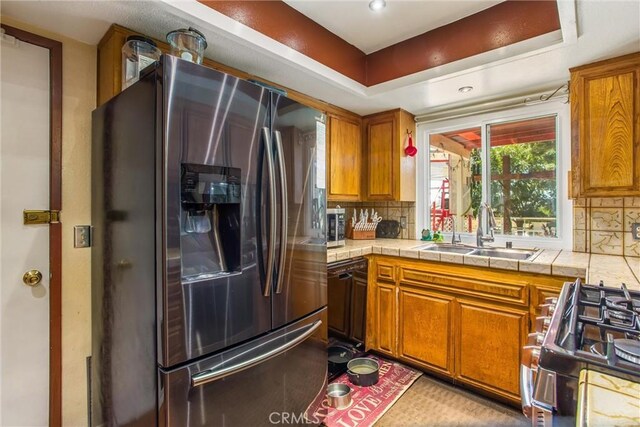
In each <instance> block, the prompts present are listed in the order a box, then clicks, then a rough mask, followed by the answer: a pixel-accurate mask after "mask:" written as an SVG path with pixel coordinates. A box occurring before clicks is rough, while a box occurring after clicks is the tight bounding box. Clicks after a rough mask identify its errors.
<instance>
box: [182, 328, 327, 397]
mask: <svg viewBox="0 0 640 427" xmlns="http://www.w3.org/2000/svg"><path fill="white" fill-rule="evenodd" d="M320 325H322V320H316V321H315V322H314V323H311V324H309V325H306V326H304V327H302V328H299V329H296V330H295V331H291V332H289V333H288V334H285V335H283V336H280V337H277V338H274V340H278V339H283V338H284V337H287V338H290V337H291V336H293V338H291V339H290V340H288V341H287V342H285V343H284V344H282V345H280V346H278V347H276V348H274V349H272V350H270V351H268V352H266V353H262V354H260V355H258V356H253V357H251V356H249V357H247V358H246V359H243V357H242V356H243V355H244V354H246V353H250V352H245V353H243V354H240V355H239V357H238V359H240V360H238V361H237V362H236V363H234V364H233V365H231V366H226V363H223V364H222V367H220V368H213V369H208V370H206V371H202V372H198V373H197V374H194V375H192V376H191V386H192V387H199V386H202V385H205V384H208V383H210V382H213V381H217V380H220V379H222V378H225V377H228V376H229V375H233V374H235V373H238V372H240V371H244V370H245V369H249V368H251V367H254V366H256V365H259V364H260V363H263V362H265V361H267V360H269V359H271V358H273V357H276V356H278V355H280V354H282V353H284V352H286V351H288V350H291V349H292V348H294V347H296V346H297V345H298V344H300V343H302V342H303V341H304V340H306V339H307V338H309V337H310V336H311V335H313V333H314V332H315V331H316V330H317V329H318V328H319V327H320ZM231 360H232V359H231ZM231 360H227V362H230V361H231Z"/></svg>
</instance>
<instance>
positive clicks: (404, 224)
mask: <svg viewBox="0 0 640 427" xmlns="http://www.w3.org/2000/svg"><path fill="white" fill-rule="evenodd" d="M400 228H402V229H405V228H407V217H406V216H401V217H400Z"/></svg>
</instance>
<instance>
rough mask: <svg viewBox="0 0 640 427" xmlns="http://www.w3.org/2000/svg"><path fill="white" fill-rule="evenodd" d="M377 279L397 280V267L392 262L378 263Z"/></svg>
mask: <svg viewBox="0 0 640 427" xmlns="http://www.w3.org/2000/svg"><path fill="white" fill-rule="evenodd" d="M376 279H377V280H383V281H387V282H395V281H396V269H395V267H394V266H393V265H391V264H383V263H379V262H378V263H376Z"/></svg>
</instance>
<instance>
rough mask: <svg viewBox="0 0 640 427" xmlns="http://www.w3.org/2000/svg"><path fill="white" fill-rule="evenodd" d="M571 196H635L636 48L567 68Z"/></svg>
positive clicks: (638, 156) (639, 58)
mask: <svg viewBox="0 0 640 427" xmlns="http://www.w3.org/2000/svg"><path fill="white" fill-rule="evenodd" d="M571 134H572V135H571V137H572V155H571V157H572V159H571V161H572V177H571V178H572V189H571V190H572V191H571V193H572V196H573V197H602V196H638V195H640V52H639V53H634V54H631V55H625V56H622V57H619V58H615V59H611V60H607V61H601V62H597V63H594V64H589V65H585V66H581V67H577V68H573V69H571Z"/></svg>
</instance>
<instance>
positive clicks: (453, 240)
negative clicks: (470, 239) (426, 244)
mask: <svg viewBox="0 0 640 427" xmlns="http://www.w3.org/2000/svg"><path fill="white" fill-rule="evenodd" d="M449 218H451V231H452V233H451V244H452V245H455V244H458V243H462V239H460V234H459V233H458V235H457V236H456V219H455V218H454V217H452V216H450V217H449Z"/></svg>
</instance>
